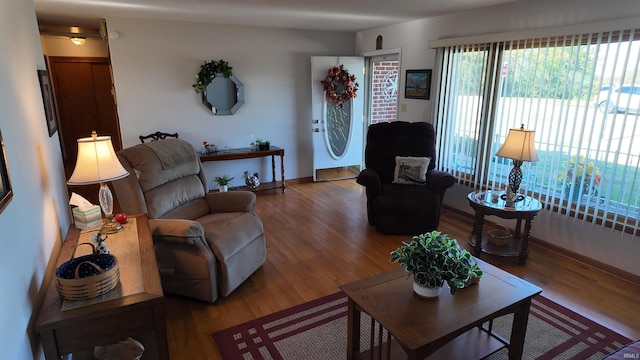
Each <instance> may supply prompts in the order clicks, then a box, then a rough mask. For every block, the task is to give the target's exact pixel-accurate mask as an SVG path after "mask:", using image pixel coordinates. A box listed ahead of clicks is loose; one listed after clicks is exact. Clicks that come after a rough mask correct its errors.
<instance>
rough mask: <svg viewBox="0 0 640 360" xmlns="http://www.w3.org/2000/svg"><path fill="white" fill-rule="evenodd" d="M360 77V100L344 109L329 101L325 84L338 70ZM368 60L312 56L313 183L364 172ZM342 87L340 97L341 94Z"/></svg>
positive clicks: (350, 102) (346, 104)
mask: <svg viewBox="0 0 640 360" xmlns="http://www.w3.org/2000/svg"><path fill="white" fill-rule="evenodd" d="M340 65H343V67H344V69H345V70H347V71H348V72H349V73H350V74H353V75H355V76H356V82H357V83H358V85H359V87H358V91H357V92H356V94H357V96H356V97H355V98H354V99H351V100H350V101H348V102H346V103H344V105H343V106H342V107H340V106H338V104H337V103H335V102H329V101H327V98H326V93H325V91H324V87H323V85H322V83H321V81H322V80H324V79H325V78H326V77H327V71H328V70H329V69H331V68H333V67H334V66H340ZM364 85H365V81H364V58H362V57H358V56H312V57H311V96H312V101H311V104H312V119H311V122H312V123H311V125H312V126H311V128H312V143H313V181H324V180H336V179H344V178H349V177H355V176H357V175H358V173H359V172H360V170H361V168H362V153H363V145H362V144H363V137H364V106H363V104H364V101H363V99H364ZM341 90H342V89H341V87H340V86H339V89H338V93H340V92H341Z"/></svg>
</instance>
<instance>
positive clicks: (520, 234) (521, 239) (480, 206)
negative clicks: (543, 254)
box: [467, 191, 542, 265]
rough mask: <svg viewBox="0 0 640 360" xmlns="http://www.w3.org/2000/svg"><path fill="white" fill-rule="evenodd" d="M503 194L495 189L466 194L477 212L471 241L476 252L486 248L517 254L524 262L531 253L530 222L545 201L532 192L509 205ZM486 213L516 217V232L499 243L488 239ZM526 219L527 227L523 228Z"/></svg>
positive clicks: (505, 217)
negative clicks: (506, 240) (506, 241)
mask: <svg viewBox="0 0 640 360" xmlns="http://www.w3.org/2000/svg"><path fill="white" fill-rule="evenodd" d="M501 194H502V193H500V192H494V191H474V192H471V193H469V195H467V200H469V205H470V206H471V207H472V208H473V211H474V212H475V218H474V221H473V232H472V234H471V236H469V241H468V242H469V245H471V246H473V248H474V252H475V255H476V256H480V254H481V253H482V252H485V253H487V254H492V255H498V256H507V257H518V258H519V263H520V265H524V264H525V261H526V260H527V256H529V237H530V233H531V223H532V222H533V218H535V217H536V215H537V214H538V212H539V211H540V210H541V209H542V203H540V201H538V200H536V199H534V198H532V197H530V196H524V197H523V199H522V200H520V201H517V202H516V203H515V205H514V206H513V207H508V206H507V204H506V201H505V200H504V199H502V198H501V197H500V195H501ZM486 215H494V216H497V217H499V218H502V219H517V223H516V229H515V233H514V236H513V237H512V239H511V241H510V242H509V243H508V244H506V245H504V246H498V245H494V244H491V243H490V242H489V241H488V236H487V234H486V233H485V232H484V231H483V226H484V217H485V216H486ZM523 220H524V231H522V221H523Z"/></svg>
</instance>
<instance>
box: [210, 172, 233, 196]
mask: <svg viewBox="0 0 640 360" xmlns="http://www.w3.org/2000/svg"><path fill="white" fill-rule="evenodd" d="M213 180H214V181H215V182H216V183H217V184H218V190H220V192H226V191H229V184H231V182H232V181H233V177H231V176H229V175H227V174H225V175H218V176H216V177H215V178H214V179H213Z"/></svg>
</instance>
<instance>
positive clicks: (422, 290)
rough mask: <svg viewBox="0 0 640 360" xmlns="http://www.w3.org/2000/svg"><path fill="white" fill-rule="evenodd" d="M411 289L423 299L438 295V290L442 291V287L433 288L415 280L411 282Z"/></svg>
mask: <svg viewBox="0 0 640 360" xmlns="http://www.w3.org/2000/svg"><path fill="white" fill-rule="evenodd" d="M413 291H414V292H415V293H416V294H417V295H418V296H420V297H423V298H425V299H433V298H436V297H438V295H440V291H442V287H439V288H436V289H433V288H430V287H426V286H422V285H420V284H418V283H417V282H415V281H414V282H413Z"/></svg>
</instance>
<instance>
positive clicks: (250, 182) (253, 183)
mask: <svg viewBox="0 0 640 360" xmlns="http://www.w3.org/2000/svg"><path fill="white" fill-rule="evenodd" d="M244 183H245V184H247V186H248V187H249V188H251V189H255V188H257V187H258V186H260V179H259V178H258V173H253V175H249V172H248V171H245V172H244Z"/></svg>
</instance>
